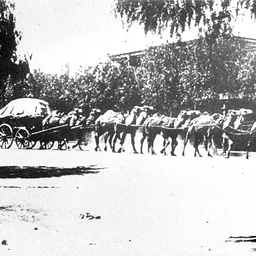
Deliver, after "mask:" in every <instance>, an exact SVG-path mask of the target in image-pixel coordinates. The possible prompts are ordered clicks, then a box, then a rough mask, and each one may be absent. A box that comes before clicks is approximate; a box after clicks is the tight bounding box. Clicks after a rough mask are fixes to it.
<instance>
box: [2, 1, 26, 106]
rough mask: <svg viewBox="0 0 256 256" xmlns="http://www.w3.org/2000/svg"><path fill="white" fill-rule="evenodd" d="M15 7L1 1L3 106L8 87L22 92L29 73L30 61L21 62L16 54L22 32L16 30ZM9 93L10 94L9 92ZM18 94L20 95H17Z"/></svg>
mask: <svg viewBox="0 0 256 256" xmlns="http://www.w3.org/2000/svg"><path fill="white" fill-rule="evenodd" d="M14 8H15V5H14V4H12V3H10V2H7V1H6V0H0V91H1V95H0V96H1V99H0V100H1V102H0V103H1V105H3V104H4V103H5V93H6V87H8V88H10V87H11V85H14V88H11V90H13V91H14V92H15V91H16V92H18V91H20V90H22V87H23V86H24V83H25V80H26V75H27V74H28V73H29V64H28V60H27V59H26V58H25V60H19V59H18V57H17V54H16V50H17V45H18V43H19V41H20V40H21V32H19V31H17V30H16V28H15V22H16V20H15V17H14V14H13V11H14ZM7 93H8V92H7ZM17 94H18V93H17Z"/></svg>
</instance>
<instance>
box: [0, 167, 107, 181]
mask: <svg viewBox="0 0 256 256" xmlns="http://www.w3.org/2000/svg"><path fill="white" fill-rule="evenodd" d="M100 169H103V168H99V167H96V166H94V165H90V166H77V167H68V168H66V167H49V166H0V179H16V178H22V179H37V178H52V177H61V176H67V175H84V174H97V173H99V172H100V171H99V170H100Z"/></svg>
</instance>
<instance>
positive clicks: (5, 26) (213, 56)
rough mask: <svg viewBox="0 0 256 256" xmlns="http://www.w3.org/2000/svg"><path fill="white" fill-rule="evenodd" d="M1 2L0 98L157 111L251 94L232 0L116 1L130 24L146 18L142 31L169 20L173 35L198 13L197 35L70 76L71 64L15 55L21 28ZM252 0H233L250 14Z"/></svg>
mask: <svg viewBox="0 0 256 256" xmlns="http://www.w3.org/2000/svg"><path fill="white" fill-rule="evenodd" d="M0 3H1V5H0V13H1V14H2V16H0V25H2V27H1V28H0V43H1V45H2V46H1V50H0V53H1V55H0V71H1V72H0V91H1V97H0V102H1V104H2V105H4V104H6V103H8V102H9V101H11V100H13V99H16V98H20V97H35V98H40V99H44V100H46V101H48V102H49V103H50V105H51V107H52V108H53V109H59V110H60V111H63V112H68V111H70V110H71V109H73V108H74V107H81V108H82V109H83V110H84V111H85V112H86V113H87V112H88V110H89V109H91V108H95V107H96V108H100V109H101V110H102V111H103V112H104V111H106V110H107V109H113V110H118V111H120V110H123V111H127V110H131V108H132V107H133V106H134V105H143V104H148V105H152V106H154V107H155V108H156V109H157V110H158V111H160V112H164V113H174V114H176V113H177V112H178V111H179V110H180V109H183V108H195V107H196V108H201V109H202V110H206V109H207V110H208V111H210V112H215V111H220V103H219V102H220V99H223V98H225V99H237V98H239V99H243V100H244V102H252V103H253V102H254V101H255V98H256V94H255V92H256V77H255V69H256V65H255V64H256V57H255V51H254V49H253V48H250V45H248V44H247V43H246V42H245V41H244V40H242V39H241V38H237V37H234V36H233V35H232V28H231V26H230V24H231V18H232V17H233V16H232V13H231V11H230V9H229V8H230V6H231V4H230V3H231V1H221V3H222V5H221V6H220V7H221V8H220V9H218V11H216V9H214V6H215V5H214V1H192V0H191V1H189V0H183V1H166V0H165V1H164V0H163V1H162V0H159V1H146V0H143V1H142V0H141V1H139V0H138V1H128V0H126V1H121V0H120V1H117V2H116V12H117V13H118V14H120V15H121V17H123V18H124V19H125V20H126V21H127V22H128V24H129V25H132V24H133V22H140V23H141V24H143V25H144V28H145V32H147V31H149V30H153V31H155V32H156V31H158V32H159V33H161V30H162V29H164V28H166V27H168V26H169V28H170V36H172V35H174V34H176V35H178V34H179V33H182V32H183V31H184V30H185V28H186V26H192V25H191V24H192V23H193V22H194V26H199V25H200V24H201V23H202V22H201V21H202V20H203V21H204V22H203V27H204V29H203V30H202V29H201V30H199V31H201V33H200V35H199V39H198V40H193V41H189V42H181V41H178V42H177V43H176V44H166V45H160V46H158V47H152V48H149V49H147V50H145V52H144V54H143V55H142V56H141V58H140V64H139V65H138V66H131V65H130V63H129V61H119V62H113V61H111V60H109V61H108V62H106V63H99V64H98V65H96V66H94V67H86V68H84V69H82V70H79V71H77V73H76V74H75V75H74V76H72V77H71V76H70V75H69V73H68V72H66V73H65V74H63V75H60V76H58V75H56V74H45V73H43V72H41V71H40V70H34V71H32V72H30V70H29V61H28V59H29V58H26V57H24V60H19V59H18V57H17V56H16V46H17V44H18V42H19V41H20V40H21V33H20V32H18V31H16V30H15V18H14V17H13V14H12V10H13V8H14V5H11V4H7V3H6V2H5V1H4V0H0ZM171 3H173V4H172V5H171ZM199 3H203V4H202V5H200V4H199ZM156 5H157V8H156ZM254 5H255V3H254V2H252V3H251V2H250V1H237V10H242V9H248V8H251V9H250V10H251V11H252V14H253V15H254V12H255V10H256V9H253V8H254ZM207 8H208V9H207ZM206 9H207V10H208V12H205V10H206ZM152 12H154V15H153V16H152ZM168 13H169V14H168ZM205 13H210V14H211V15H210V16H206V15H205ZM160 14H161V15H160ZM167 14H168V15H169V16H168V15H167ZM166 15H167V16H168V17H167V16H166ZM237 15H238V11H237ZM150 17H151V18H150ZM152 17H154V18H152ZM150 22H151V23H150ZM234 107H235V106H234Z"/></svg>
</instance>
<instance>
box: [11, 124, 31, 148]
mask: <svg viewBox="0 0 256 256" xmlns="http://www.w3.org/2000/svg"><path fill="white" fill-rule="evenodd" d="M15 142H16V145H17V147H18V148H19V149H30V148H32V147H34V145H35V142H34V141H32V140H31V136H30V133H29V131H28V130H27V129H26V128H19V130H18V131H17V132H16V134H15Z"/></svg>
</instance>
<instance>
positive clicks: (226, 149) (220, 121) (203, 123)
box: [182, 109, 252, 157]
mask: <svg viewBox="0 0 256 256" xmlns="http://www.w3.org/2000/svg"><path fill="white" fill-rule="evenodd" d="M251 113H252V111H251V110H249V109H240V110H233V109H232V110H229V111H228V113H227V114H226V116H225V117H224V116H223V115H221V114H219V113H215V114H213V115H209V114H206V115H201V116H200V117H198V118H196V119H194V121H193V122H192V123H191V125H190V126H189V128H188V131H187V134H186V139H185V142H184V147H183V153H182V155H183V156H184V155H185V147H186V144H187V142H188V140H189V139H190V138H191V137H192V136H194V142H193V146H194V148H195V152H194V156H196V155H197V154H198V155H199V156H201V154H200V152H199V145H200V143H201V142H203V143H204V147H205V150H206V151H207V155H208V156H210V157H211V156H212V155H211V153H210V148H211V147H212V145H213V144H216V142H217V140H218V139H220V138H222V148H223V155H226V156H227V157H229V155H230V150H231V147H232V144H233V143H234V140H235V138H234V136H233V135H232V134H233V133H234V132H236V130H237V129H239V127H240V126H241V125H242V123H243V121H244V119H245V116H246V115H248V114H251ZM243 133H244V132H242V131H241V134H243ZM231 137H232V138H231Z"/></svg>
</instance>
